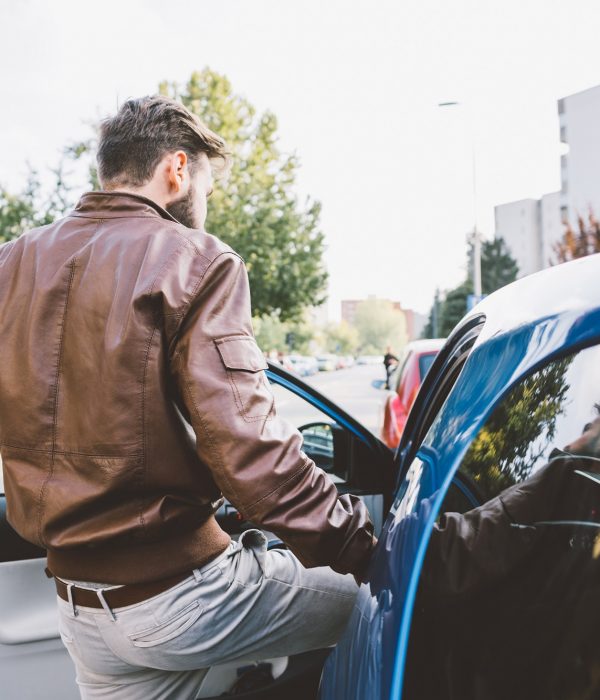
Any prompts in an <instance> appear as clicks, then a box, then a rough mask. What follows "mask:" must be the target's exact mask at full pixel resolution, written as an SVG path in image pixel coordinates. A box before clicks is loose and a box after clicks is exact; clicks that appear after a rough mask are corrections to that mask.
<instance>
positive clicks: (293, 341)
mask: <svg viewBox="0 0 600 700" xmlns="http://www.w3.org/2000/svg"><path fill="white" fill-rule="evenodd" d="M253 325H254V335H255V336H256V342H257V343H258V345H259V347H260V348H262V350H264V351H265V352H271V351H273V350H275V351H277V352H285V353H289V352H298V353H308V352H309V351H310V344H311V342H312V341H313V339H314V335H315V330H314V328H313V327H312V326H311V325H310V324H309V323H307V321H306V320H304V319H303V318H301V319H299V320H294V321H282V320H281V319H280V318H279V317H278V316H277V315H274V314H272V315H270V316H261V317H257V318H254V320H253Z"/></svg>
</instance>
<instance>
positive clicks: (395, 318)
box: [354, 299, 408, 354]
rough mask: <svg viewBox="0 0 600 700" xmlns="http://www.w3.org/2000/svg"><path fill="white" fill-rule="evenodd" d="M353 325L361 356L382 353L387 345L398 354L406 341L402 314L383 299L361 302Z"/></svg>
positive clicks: (404, 321) (404, 320) (404, 322)
mask: <svg viewBox="0 0 600 700" xmlns="http://www.w3.org/2000/svg"><path fill="white" fill-rule="evenodd" d="M354 325H355V327H356V330H357V331H358V339H359V347H358V349H359V351H360V352H361V353H363V354H379V353H383V352H384V351H385V349H386V347H387V346H388V345H391V346H392V348H393V349H394V351H396V352H399V351H400V350H401V349H402V347H404V345H406V342H407V340H408V336H407V333H406V319H405V318H404V314H403V313H402V312H401V311H399V310H398V309H394V307H393V304H392V302H391V301H386V300H384V299H367V300H366V301H362V302H361V303H360V304H359V305H358V306H357V308H356V318H355V320H354Z"/></svg>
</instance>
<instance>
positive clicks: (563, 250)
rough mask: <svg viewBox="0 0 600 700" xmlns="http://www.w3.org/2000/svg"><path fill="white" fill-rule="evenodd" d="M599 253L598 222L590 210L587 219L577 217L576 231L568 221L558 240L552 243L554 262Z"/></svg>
mask: <svg viewBox="0 0 600 700" xmlns="http://www.w3.org/2000/svg"><path fill="white" fill-rule="evenodd" d="M594 253H600V223H599V222H598V220H597V219H596V217H595V216H594V214H593V213H592V212H590V213H589V216H588V220H587V222H586V220H585V219H584V218H583V217H582V216H579V217H578V218H577V231H574V230H573V227H572V226H571V224H570V223H568V224H567V225H566V227H565V232H564V234H563V237H562V238H561V240H560V241H558V242H557V243H556V244H555V245H554V254H555V256H556V262H559V263H564V262H569V261H570V260H576V259H577V258H584V257H586V256H587V255H593V254H594Z"/></svg>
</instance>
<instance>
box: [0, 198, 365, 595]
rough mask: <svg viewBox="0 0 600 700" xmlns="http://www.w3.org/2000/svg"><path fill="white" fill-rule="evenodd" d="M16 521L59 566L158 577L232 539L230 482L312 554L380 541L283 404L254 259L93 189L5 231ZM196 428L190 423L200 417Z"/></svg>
mask: <svg viewBox="0 0 600 700" xmlns="http://www.w3.org/2000/svg"><path fill="white" fill-rule="evenodd" d="M0 298H1V299H2V312H1V315H0V357H1V360H2V364H1V369H0V445H1V447H0V450H1V454H2V460H3V466H4V479H5V490H6V500H7V513H8V519H9V521H10V523H11V524H12V525H13V527H14V528H15V529H16V530H17V531H18V532H19V533H20V534H21V535H22V536H23V537H25V538H26V539H28V540H30V541H31V542H34V543H37V544H39V545H41V546H43V547H45V548H46V549H47V551H48V565H49V568H50V569H51V570H52V571H53V573H55V574H56V575H58V576H63V577H66V578H73V579H83V580H91V581H103V582H107V583H130V582H136V581H146V580H153V579H160V578H162V577H167V576H170V575H172V574H175V573H178V572H183V571H185V570H186V569H191V568H193V567H195V566H198V565H200V564H201V563H203V562H205V561H207V560H208V559H210V558H212V557H213V556H215V555H216V554H218V553H220V552H221V551H223V550H224V549H225V547H226V546H227V544H228V542H229V536H228V535H227V534H226V533H225V532H223V531H222V530H221V528H220V527H219V526H218V524H217V522H216V520H215V518H214V512H215V511H216V509H217V508H218V506H219V504H220V502H221V498H222V494H224V495H225V496H226V497H227V498H228V499H229V500H230V501H231V502H232V503H233V504H234V505H235V506H236V507H237V508H238V509H239V510H240V512H241V514H242V515H243V516H244V517H245V518H246V519H248V520H251V521H252V522H253V523H255V524H256V525H259V526H262V527H264V528H265V529H268V530H271V531H272V532H274V533H276V534H277V535H278V536H279V537H281V539H282V540H284V542H286V543H287V544H288V545H289V546H290V548H291V549H292V550H293V551H294V552H295V554H296V555H297V556H298V557H299V558H300V560H301V561H302V562H303V563H304V564H305V565H306V566H318V565H325V564H328V565H330V566H332V567H333V568H334V569H336V570H337V571H340V572H357V571H360V570H361V568H362V567H363V566H364V565H365V563H366V561H367V559H368V557H369V554H370V551H371V548H372V546H373V539H372V525H371V522H370V520H369V516H368V513H367V511H366V509H365V507H364V505H363V504H362V503H361V501H360V500H359V499H358V498H356V497H354V496H347V495H346V496H338V494H337V491H336V488H335V486H334V484H333V483H332V482H331V481H330V479H329V478H328V477H327V475H326V474H324V473H323V472H322V471H321V470H320V469H318V468H317V467H316V466H315V465H314V463H313V462H312V461H311V460H310V459H308V458H307V456H306V455H305V454H304V453H303V452H302V449H301V447H302V444H301V437H300V435H299V433H298V432H297V431H296V430H295V429H293V428H292V427H291V426H290V425H288V424H287V423H286V422H284V421H283V420H281V419H280V418H278V417H277V416H276V413H275V407H274V404H273V395H272V393H271V391H270V389H269V386H268V382H267V379H266V377H265V374H264V372H263V370H264V369H265V368H266V363H265V360H264V357H263V355H262V353H261V351H260V349H259V348H258V346H257V344H256V341H255V340H254V337H253V332H252V324H251V315H250V294H249V288H248V280H247V274H246V269H245V267H244V263H243V261H242V260H241V258H240V257H239V256H238V255H236V253H234V252H233V251H232V250H231V249H230V248H229V247H227V246H226V245H224V244H223V243H222V242H221V241H219V240H218V239H216V238H215V237H213V236H211V235H209V234H206V233H204V232H202V231H195V230H190V229H187V228H186V227H184V226H183V225H181V224H180V223H179V222H177V221H176V220H175V219H174V218H173V217H172V216H170V215H169V214H168V213H167V212H166V211H164V210H163V209H162V208H161V207H159V206H157V205H156V204H154V203H153V202H152V201H150V200H147V199H145V198H143V197H137V196H133V195H129V194H125V193H117V192H110V193H107V192H90V193H88V194H85V195H84V196H83V197H82V198H81V200H80V202H79V203H78V205H77V207H76V208H75V209H74V211H73V212H72V213H71V214H70V215H69V216H67V217H66V218H64V219H62V220H60V221H57V222H56V223H54V224H51V225H49V226H45V227H43V228H39V229H35V230H33V231H30V232H28V233H26V234H24V235H22V236H21V237H20V238H17V239H15V240H13V241H10V242H9V243H6V244H4V245H2V246H1V247H0ZM190 426H191V428H193V430H191V429H190Z"/></svg>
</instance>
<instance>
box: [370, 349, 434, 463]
mask: <svg viewBox="0 0 600 700" xmlns="http://www.w3.org/2000/svg"><path fill="white" fill-rule="evenodd" d="M444 342H445V341H444V340H443V339H440V338H436V339H432V340H414V341H413V342H412V343H408V345H407V346H406V347H405V349H404V352H403V353H402V356H401V357H400V361H399V362H398V366H397V367H396V369H395V370H394V371H393V372H392V374H391V376H390V389H391V391H393V392H394V393H393V394H391V395H388V396H387V397H386V399H385V404H384V408H383V424H382V427H381V439H382V440H383V441H384V442H385V444H386V445H387V446H388V447H390V448H392V449H395V448H396V447H398V445H399V444H400V438H401V437H402V432H403V430H404V426H405V425H406V420H407V418H408V413H409V411H410V409H411V407H412V405H413V403H414V402H415V399H416V398H417V392H418V391H419V387H420V386H421V384H422V383H423V379H424V378H425V375H426V374H427V372H428V370H429V368H430V367H431V365H432V364H433V361H434V359H435V357H436V355H437V354H438V352H439V351H440V350H441V349H442V347H443V345H444Z"/></svg>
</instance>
